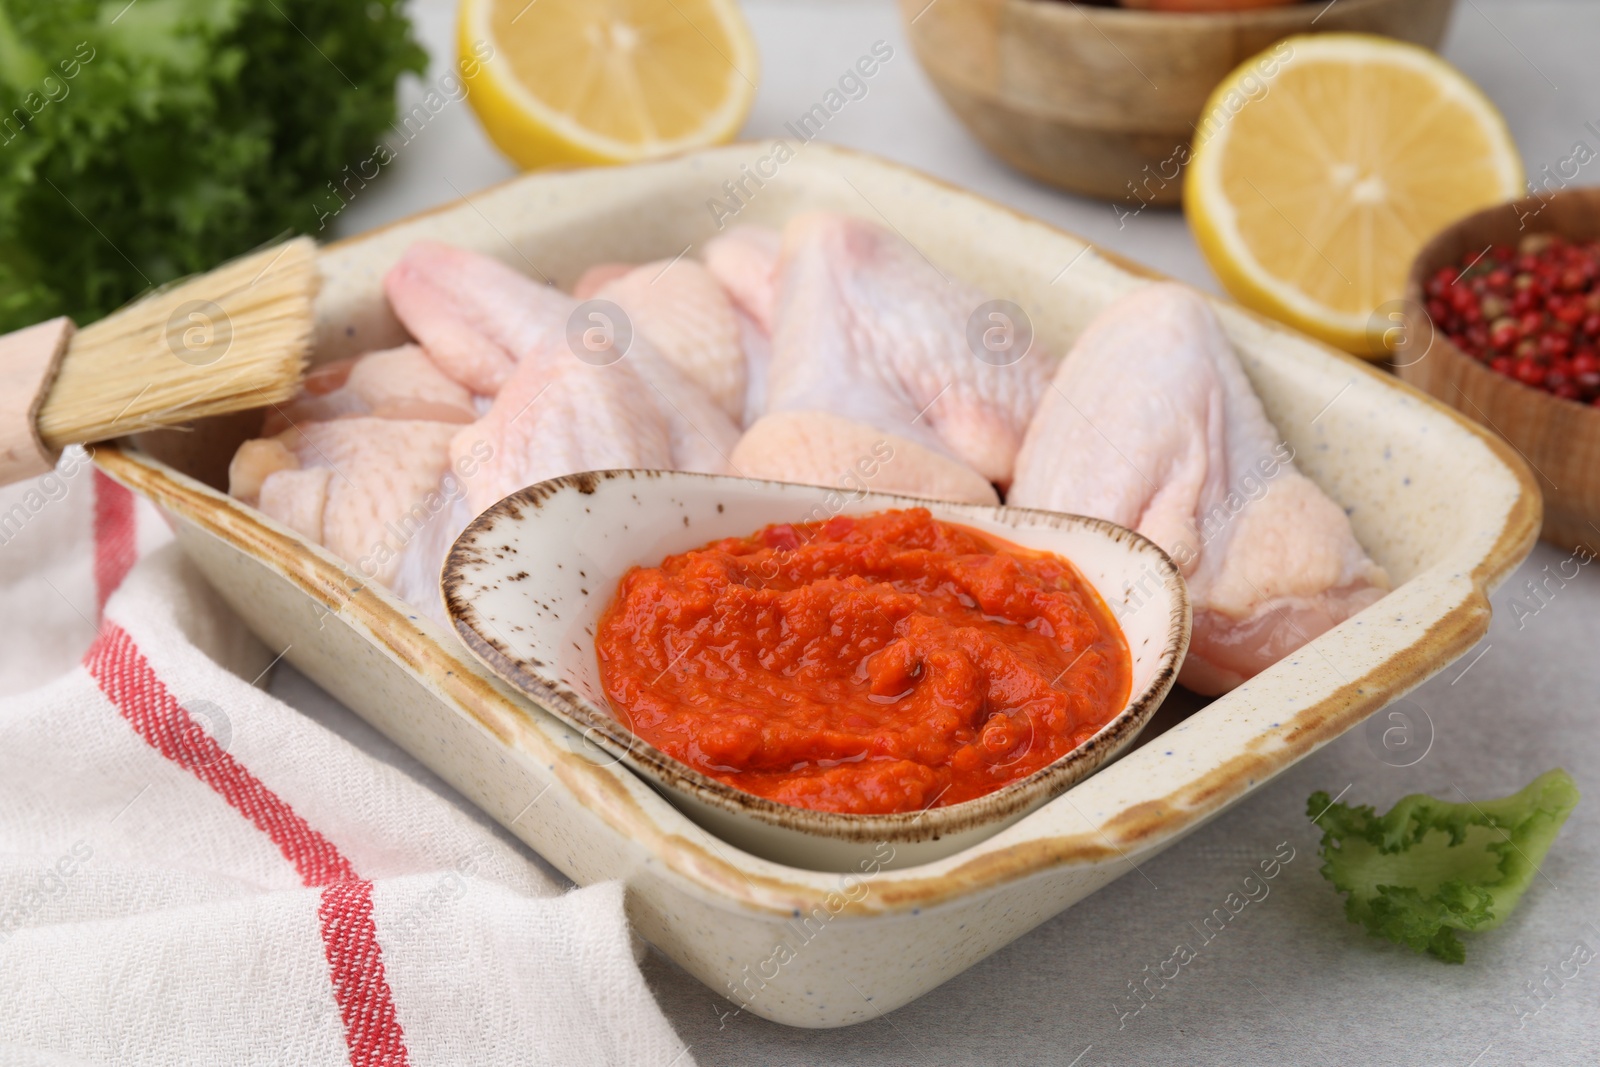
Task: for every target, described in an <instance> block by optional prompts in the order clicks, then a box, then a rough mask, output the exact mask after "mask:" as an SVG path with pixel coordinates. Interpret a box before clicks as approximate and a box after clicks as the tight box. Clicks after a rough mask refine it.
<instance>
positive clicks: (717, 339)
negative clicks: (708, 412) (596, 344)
mask: <svg viewBox="0 0 1600 1067" xmlns="http://www.w3.org/2000/svg"><path fill="white" fill-rule="evenodd" d="M574 295H576V296H577V297H578V298H579V299H580V300H581V299H586V297H585V296H584V295H583V294H582V293H576V294H574ZM594 296H595V298H596V299H600V300H610V301H612V302H613V303H615V304H616V305H617V306H619V307H620V308H622V310H623V311H625V312H626V313H627V314H628V317H629V318H630V319H631V320H632V321H633V328H634V329H635V330H638V331H639V332H641V333H643V334H644V335H645V337H647V338H649V339H650V342H651V343H652V344H654V345H655V347H656V350H657V351H659V352H660V353H661V355H662V356H664V357H665V358H666V360H667V361H668V362H669V363H671V364H672V365H673V366H674V367H676V368H677V369H678V370H680V371H681V372H683V374H684V376H685V377H687V378H689V379H690V380H691V381H693V382H695V383H696V384H697V385H699V386H700V388H702V389H704V390H705V391H706V393H707V395H709V396H710V397H711V399H712V400H713V401H715V402H716V404H717V406H718V407H720V408H722V410H723V411H724V412H725V413H727V415H728V417H729V418H731V419H733V420H735V421H740V420H742V419H743V418H744V398H745V384H746V373H745V356H744V347H743V345H742V344H741V343H740V337H739V320H738V318H737V317H736V316H735V314H734V310H733V302H732V301H730V300H729V299H728V297H727V295H726V294H725V293H724V292H723V291H722V286H720V285H719V284H717V280H716V279H715V278H713V277H712V276H711V272H710V271H708V270H706V268H705V267H703V266H701V265H700V264H699V263H697V262H696V261H694V260H692V259H687V258H679V259H677V260H670V259H664V260H658V261H656V262H654V263H645V264H643V265H641V266H638V267H635V268H633V269H632V270H630V271H628V272H627V273H626V274H621V275H618V276H616V277H614V278H611V279H610V280H609V281H606V282H605V283H604V284H602V285H601V286H600V287H599V289H597V290H595V293H594Z"/></svg>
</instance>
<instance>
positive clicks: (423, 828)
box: [0, 452, 692, 1067]
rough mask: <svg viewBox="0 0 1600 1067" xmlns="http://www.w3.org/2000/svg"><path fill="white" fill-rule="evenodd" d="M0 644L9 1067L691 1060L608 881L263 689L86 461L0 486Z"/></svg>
mask: <svg viewBox="0 0 1600 1067" xmlns="http://www.w3.org/2000/svg"><path fill="white" fill-rule="evenodd" d="M0 642H3V645H0V647H4V648H5V649H6V652H5V656H4V666H3V667H0V694H3V695H0V1064H9V1063H19V1064H22V1063H27V1064H32V1063H41V1064H43V1063H50V1064H56V1063H62V1064H67V1063H70V1064H80V1063H81V1064H102V1063H103V1064H160V1065H163V1067H165V1065H169V1064H189V1063H194V1064H208V1065H209V1064H219V1063H226V1064H230V1065H243V1064H257V1063H259V1064H344V1063H349V1064H357V1065H362V1067H367V1065H378V1064H451V1065H459V1064H477V1063H483V1064H491V1063H492V1064H552V1065H560V1067H570V1065H580V1064H664V1065H665V1064H672V1065H676V1067H688V1065H689V1064H691V1063H692V1059H691V1057H690V1054H689V1050H688V1049H686V1048H685V1047H684V1046H683V1044H682V1042H680V1041H679V1040H678V1038H677V1037H676V1035H674V1033H673V1032H672V1029H671V1027H670V1026H669V1025H668V1023H667V1022H666V1020H665V1018H664V1017H663V1016H662V1015H661V1013H660V1011H659V1009H658V1008H657V1007H656V1005H655V1003H654V1001H653V1000H652V998H651V995H650V992H649V990H648V988H647V987H646V986H645V984H644V981H643V979H642V977H641V975H640V973H639V968H638V965H637V961H636V958H635V956H634V943H633V941H632V939H631V937H630V934H629V932H628V928H627V923H626V920H625V918H624V916H623V909H622V896H623V891H622V887H621V886H620V885H619V884H615V883H612V884H603V885H596V886H590V887H588V888H584V889H578V890H572V891H564V887H562V886H560V885H558V884H556V883H555V882H554V881H553V880H552V879H551V878H550V877H549V875H548V874H546V873H545V872H544V871H543V870H542V869H541V868H540V867H539V866H538V865H536V864H535V863H533V862H531V861H530V860H528V859H527V858H526V857H524V856H523V855H521V854H519V853H518V852H517V851H515V850H514V849H512V848H511V847H509V846H507V845H506V844H505V843H503V842H501V841H500V840H498V839H497V838H495V837H494V836H493V835H492V834H490V833H489V832H488V831H486V830H485V829H483V828H482V827H481V826H479V825H478V824H476V823H474V822H473V821H472V820H471V819H470V818H468V817H467V816H466V815H465V814H464V813H463V812H461V811H459V810H457V809H456V808H454V807H452V806H451V805H450V804H449V803H447V802H446V801H444V800H442V799H440V798H439V797H438V796H437V795H435V794H434V793H432V792H430V791H429V790H427V789H425V788H424V787H422V786H421V785H419V784H417V783H416V782H414V781H412V780H411V779H409V778H407V777H406V776H405V775H403V774H402V773H400V772H399V771H396V770H394V769H393V768H391V767H388V766H386V765H384V764H381V763H379V762H377V761H375V760H373V759H372V758H370V757H368V756H366V755H365V754H363V753H361V752H359V751H357V750H356V749H355V748H353V747H352V746H351V745H350V744H348V743H347V742H345V741H344V740H343V739H341V738H339V737H337V736H335V735H334V734H332V733H330V732H328V731H327V730H325V729H324V728H322V727H321V726H318V725H317V724H315V723H313V722H311V721H310V720H309V719H307V718H305V717H304V716H302V715H300V714H299V713H298V712H296V711H294V710H293V709H292V708H290V707H288V706H286V705H284V704H283V703H281V702H279V701H277V700H275V699H273V698H272V697H270V696H268V695H267V694H266V693H264V692H262V691H261V690H260V689H258V688H256V687H255V685H254V684H252V683H253V682H258V681H259V680H260V678H261V676H262V675H263V674H264V673H265V671H266V670H267V669H268V668H270V665H271V663H272V661H273V657H274V654H275V652H276V650H272V649H267V648H264V647H262V646H261V645H260V644H259V643H257V642H256V640H255V639H254V638H253V637H251V635H250V634H249V633H248V632H247V631H246V630H245V628H244V627H243V625H242V624H241V623H240V622H239V620H238V619H237V618H236V617H235V616H234V615H232V613H231V612H229V611H228V609H227V607H226V606H225V605H223V604H222V603H221V601H220V600H219V599H218V598H217V597H216V595H215V594H214V593H213V592H212V591H211V590H210V588H209V587H208V586H207V585H206V584H205V582H204V581H203V580H202V579H201V578H200V576H199V574H198V573H197V572H196V571H195V570H194V568H193V567H192V565H191V564H190V563H189V562H188V560H187V559H186V558H185V557H184V556H183V554H182V552H181V550H180V549H179V548H178V546H177V545H175V544H172V543H170V534H169V533H168V532H167V531H166V530H165V528H164V526H163V525H162V520H161V518H160V516H159V515H158V514H157V513H156V512H155V511H154V510H153V509H152V508H150V506H149V505H148V504H146V503H145V502H143V501H137V500H136V499H135V498H134V497H133V496H132V494H130V493H129V492H128V491H127V490H126V489H124V488H122V487H121V486H118V485H117V484H115V483H114V482H112V481H111V480H110V479H108V478H106V477H105V476H104V475H103V474H101V473H100V472H99V471H97V470H94V469H93V468H92V466H90V464H89V463H88V461H87V457H86V456H84V455H83V454H82V453H81V452H73V453H69V454H68V455H67V456H65V457H63V460H62V464H61V466H60V467H58V468H57V470H56V472H54V473H53V474H50V475H47V476H46V477H45V478H42V479H38V480H36V481H35V482H33V483H28V484H24V485H17V486H11V487H8V488H6V489H0ZM47 674H54V677H51V678H49V679H48V680H45V679H44V678H43V677H42V676H44V675H47Z"/></svg>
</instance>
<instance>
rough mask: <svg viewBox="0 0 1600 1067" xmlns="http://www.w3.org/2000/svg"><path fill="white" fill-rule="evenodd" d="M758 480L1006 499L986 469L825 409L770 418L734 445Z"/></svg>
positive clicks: (736, 456) (976, 500) (964, 499)
mask: <svg viewBox="0 0 1600 1067" xmlns="http://www.w3.org/2000/svg"><path fill="white" fill-rule="evenodd" d="M733 465H734V467H735V468H736V469H737V470H738V471H739V472H740V473H741V474H744V475H745V476H747V477H750V478H766V479H769V480H771V481H775V482H801V483H804V484H809V485H820V486H827V487H829V488H830V489H838V490H843V491H845V492H848V493H860V492H863V491H871V492H874V493H901V494H903V495H905V496H919V497H926V498H928V499H930V500H955V501H959V502H961V503H966V504H998V503H1000V496H999V494H997V493H996V492H995V489H994V486H992V485H990V484H989V483H988V482H987V481H986V480H985V479H984V477H983V476H982V475H981V474H978V473H977V472H976V471H974V470H973V469H972V468H970V467H966V466H963V465H962V464H960V463H957V462H956V461H955V460H953V459H951V458H950V457H948V456H945V455H943V454H941V453H938V452H933V451H931V450H929V449H926V448H924V447H922V446H921V445H919V444H917V443H916V442H914V441H907V440H906V439H905V438H903V437H896V436H894V435H893V434H887V433H884V432H883V431H882V430H878V429H874V428H873V427H871V426H867V425H866V424H864V423H859V422H854V421H852V420H850V419H844V418H840V417H839V416H837V415H830V414H828V413H827V412H825V411H796V412H789V411H780V412H775V413H773V414H771V415H765V416H763V417H762V418H761V419H759V420H757V422H756V424H755V425H754V426H752V427H750V429H749V430H747V431H746V432H745V435H744V437H742V438H741V439H740V440H739V447H737V448H735V449H734V450H733Z"/></svg>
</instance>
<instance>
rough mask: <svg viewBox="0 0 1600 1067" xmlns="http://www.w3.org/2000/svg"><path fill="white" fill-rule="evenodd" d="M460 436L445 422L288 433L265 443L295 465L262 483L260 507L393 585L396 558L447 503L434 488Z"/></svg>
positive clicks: (357, 423) (366, 423)
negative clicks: (452, 445) (454, 438)
mask: <svg viewBox="0 0 1600 1067" xmlns="http://www.w3.org/2000/svg"><path fill="white" fill-rule="evenodd" d="M460 430H461V427H460V426H458V425H455V424H452V423H447V422H432V421H423V420H405V419H380V418H373V417H369V416H356V417H352V418H344V419H336V420H334V421H332V422H313V423H306V424H305V425H304V426H300V427H297V428H293V429H290V430H286V431H284V432H283V433H282V434H280V435H278V436H277V437H276V438H270V439H267V441H270V442H272V444H275V445H277V446H279V448H281V453H279V456H280V458H281V459H284V460H285V461H286V462H287V461H288V460H292V461H293V462H294V466H292V467H289V466H285V467H282V468H280V469H278V470H276V471H273V472H271V473H269V474H267V475H266V477H264V478H262V479H261V480H260V489H259V505H258V506H259V507H260V508H261V510H262V511H264V512H266V513H267V514H268V515H270V516H272V517H273V518H275V519H277V520H279V521H280V522H282V523H284V524H285V525H286V526H289V527H290V528H292V529H294V530H296V531H298V532H300V533H301V534H303V535H304V536H305V537H307V538H308V539H309V540H312V541H314V542H316V543H317V544H319V545H323V546H325V547H327V548H328V549H329V550H330V551H332V552H333V553H334V554H335V555H337V556H339V557H340V558H342V559H345V560H347V561H349V562H350V563H353V564H356V565H357V566H358V567H359V568H360V569H361V570H362V572H363V573H364V574H366V576H367V577H369V578H371V579H373V580H374V581H379V582H383V583H385V584H389V583H392V582H393V580H394V578H395V575H396V573H397V571H398V568H399V557H400V553H401V552H402V551H403V550H404V549H405V547H406V545H407V544H408V543H409V542H410V541H411V540H412V539H413V538H414V536H415V534H416V533H417V532H418V531H419V530H420V529H421V527H422V526H424V525H426V524H427V523H428V522H431V521H432V520H433V519H434V518H435V517H436V516H438V515H439V514H441V513H442V512H443V511H444V510H445V508H446V507H447V506H448V504H449V501H448V500H446V499H445V498H444V497H443V496H442V495H441V494H440V493H439V492H438V490H439V484H440V479H441V478H442V476H443V475H444V473H445V471H446V470H447V469H448V466H449V463H450V441H451V439H452V438H453V437H455V435H456V434H457V432H459V431H460ZM251 444H255V445H258V447H260V448H262V449H268V450H273V451H275V452H276V451H277V450H276V449H272V444H261V443H260V442H251ZM240 452H241V454H246V453H245V452H244V450H243V449H241V450H240ZM235 462H236V464H237V463H238V462H239V456H237V455H236V456H235Z"/></svg>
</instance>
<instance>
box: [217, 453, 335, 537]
mask: <svg viewBox="0 0 1600 1067" xmlns="http://www.w3.org/2000/svg"><path fill="white" fill-rule="evenodd" d="M299 468H300V460H299V459H297V458H296V457H295V454H294V453H293V452H291V451H289V448H288V446H287V445H285V444H284V443H283V442H282V441H280V440H278V439H277V438H276V437H258V438H256V439H255V440H253V441H246V442H245V443H244V444H242V445H240V446H239V450H238V451H237V452H235V453H234V454H233V459H231V460H229V461H228V495H229V496H231V497H233V498H235V499H236V500H243V501H244V502H245V503H246V504H249V505H251V506H252V507H253V506H255V504H256V503H257V502H258V501H259V500H260V499H261V487H262V485H264V484H265V483H266V480H267V479H268V478H270V477H272V476H273V475H274V474H276V473H278V472H279V471H292V470H298V469H299ZM319 529H320V527H319ZM315 540H316V541H318V542H319V543H320V542H321V540H322V535H321V534H320V533H319V534H318V535H317V537H316V538H315Z"/></svg>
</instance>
